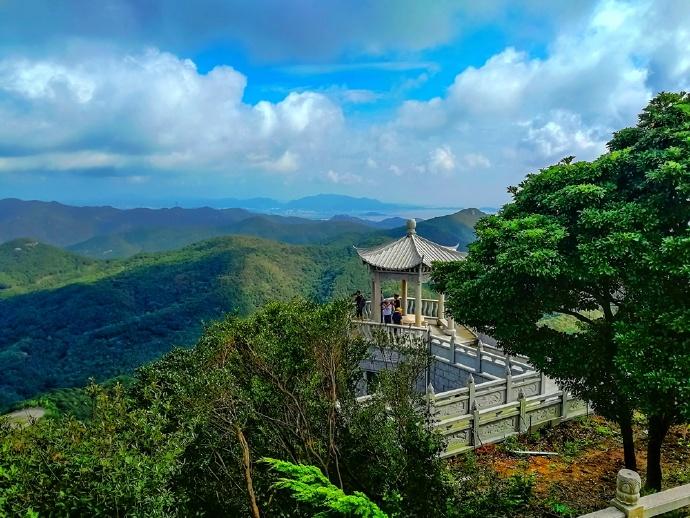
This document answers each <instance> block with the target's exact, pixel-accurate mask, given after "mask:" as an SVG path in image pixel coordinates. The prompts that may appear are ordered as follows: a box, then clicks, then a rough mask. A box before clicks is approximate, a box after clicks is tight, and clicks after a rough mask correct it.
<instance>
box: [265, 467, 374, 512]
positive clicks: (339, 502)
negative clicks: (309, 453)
mask: <svg viewBox="0 0 690 518" xmlns="http://www.w3.org/2000/svg"><path fill="white" fill-rule="evenodd" d="M262 461H263V462H265V463H267V464H268V465H269V466H270V467H271V469H272V470H274V471H276V472H278V473H280V475H281V477H280V478H279V479H278V480H277V481H276V482H274V483H273V485H272V486H271V487H273V488H274V489H285V490H288V491H290V492H291V494H292V496H293V498H295V500H297V501H298V502H301V503H303V504H306V505H308V506H309V507H311V508H312V510H310V511H309V512H310V513H312V512H314V513H315V514H314V515H313V516H314V518H325V517H327V516H332V515H333V514H335V515H342V516H361V517H365V518H386V517H387V515H386V514H385V513H384V512H383V511H381V509H379V507H378V506H377V505H376V504H375V503H374V502H372V501H371V500H370V499H369V498H368V497H367V496H366V495H365V494H364V493H360V492H359V491H355V492H354V493H353V494H352V495H346V494H345V492H344V491H343V490H342V489H340V488H338V487H336V486H334V485H333V484H332V483H331V481H330V480H328V478H326V477H325V476H324V475H323V473H321V470H320V469H319V468H317V467H315V466H304V465H302V464H292V463H291V462H286V461H283V460H278V459H270V458H264V459H262ZM305 511H306V509H305Z"/></svg>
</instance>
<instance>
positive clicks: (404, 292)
mask: <svg viewBox="0 0 690 518" xmlns="http://www.w3.org/2000/svg"><path fill="white" fill-rule="evenodd" d="M400 298H401V300H400V308H401V309H402V314H403V315H407V279H403V280H401V281H400Z"/></svg>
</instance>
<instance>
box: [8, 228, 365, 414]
mask: <svg viewBox="0 0 690 518" xmlns="http://www.w3.org/2000/svg"><path fill="white" fill-rule="evenodd" d="M15 248H16V247H15ZM34 250H35V251H36V252H37V255H40V252H42V251H44V252H45V253H46V254H48V256H49V257H54V255H55V249H53V248H52V247H47V246H42V245H35V247H34ZM63 254H64V255H61V257H62V258H63V260H66V258H71V259H72V260H73V264H72V266H71V267H72V268H73V270H76V271H79V270H80V269H82V268H85V267H87V268H88V267H91V268H95V269H98V268H99V267H100V268H101V270H100V271H99V272H97V273H98V275H92V274H93V273H94V272H92V271H90V272H89V275H91V276H92V277H93V278H95V280H92V281H90V282H84V283H72V284H69V285H66V286H64V287H61V288H57V289H53V290H42V291H34V292H31V293H27V294H24V295H16V296H12V297H9V298H4V299H0V372H2V374H3V375H2V377H1V378H0V407H4V406H7V405H8V404H10V403H12V402H13V401H16V400H19V399H25V398H28V397H31V396H33V395H36V394H38V393H41V392H45V391H46V390H49V389H52V388H56V387H68V386H75V385H82V384H84V383H85V382H86V381H87V380H88V378H89V377H91V376H93V377H96V378H97V379H104V378H108V377H111V376H114V375H117V374H120V373H124V372H130V371H131V370H132V369H133V368H135V367H137V366H139V365H141V364H142V363H144V362H147V361H150V360H152V359H154V358H157V357H159V356H160V355H161V354H163V353H164V352H166V351H168V350H170V349H171V348H172V347H173V346H174V345H189V344H192V343H193V342H194V341H195V340H196V339H197V338H198V335H199V333H200V330H201V327H202V324H203V322H204V321H209V320H212V319H215V318H218V317H219V316H221V315H222V314H224V313H226V312H236V313H238V314H247V313H249V312H251V311H252V310H253V309H254V308H256V307H258V306H260V305H262V304H264V303H266V302H268V301H270V300H276V299H278V300H280V299H282V300H289V299H291V298H292V297H294V296H302V297H307V298H314V299H316V300H320V301H323V300H327V299H329V298H331V297H334V296H342V295H348V294H350V293H352V292H353V291H354V290H355V289H357V288H361V287H363V286H366V285H367V284H368V278H367V277H366V271H365V270H364V268H362V267H361V265H360V263H359V261H358V259H357V258H356V257H355V254H354V250H352V248H351V247H342V246H296V245H287V244H281V243H277V242H273V241H265V240H262V239H257V238H249V237H240V236H231V237H222V238H216V239H212V240H208V241H203V242H200V243H197V244H194V245H191V246H188V247H186V248H183V249H181V250H178V251H173V252H165V253H159V254H148V255H146V254H142V255H138V256H136V257H134V258H132V259H128V260H126V261H122V262H115V261H112V262H102V261H97V262H89V261H88V260H83V259H81V258H78V257H76V256H72V255H70V254H67V253H64V252H63ZM35 260H36V261H38V258H36V259H35ZM82 261H83V262H82ZM48 262H50V261H48ZM118 263H119V264H118ZM36 264H38V262H37V263H36ZM68 268H69V266H66V267H65V271H63V274H65V273H66V270H67V269H68ZM98 276H100V278H98ZM28 282H31V280H29V281H28Z"/></svg>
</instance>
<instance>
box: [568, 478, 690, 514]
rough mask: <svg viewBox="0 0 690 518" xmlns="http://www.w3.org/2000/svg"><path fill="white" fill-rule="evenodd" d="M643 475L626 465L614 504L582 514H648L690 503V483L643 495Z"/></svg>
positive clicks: (669, 510) (681, 506)
mask: <svg viewBox="0 0 690 518" xmlns="http://www.w3.org/2000/svg"><path fill="white" fill-rule="evenodd" d="M641 487H642V480H641V479H640V475H638V474H637V473H636V472H635V471H632V470H629V469H622V470H620V471H619V472H618V477H617V478H616V497H615V498H614V499H613V500H611V504H612V507H607V508H606V509H602V510H601V511H596V512H593V513H589V514H584V515H582V516H581V517H580V518H585V517H587V518H647V517H649V516H659V515H661V514H665V513H669V512H671V511H675V510H677V509H682V508H683V507H687V506H690V484H685V485H684V486H678V487H674V488H673V489H667V490H666V491H661V492H660V493H654V494H652V495H647V496H643V497H641V498H640V488H641Z"/></svg>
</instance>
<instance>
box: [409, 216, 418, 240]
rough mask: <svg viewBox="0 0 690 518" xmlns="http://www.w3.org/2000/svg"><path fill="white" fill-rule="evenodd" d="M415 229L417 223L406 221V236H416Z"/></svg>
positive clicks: (412, 220) (411, 220) (410, 220)
mask: <svg viewBox="0 0 690 518" xmlns="http://www.w3.org/2000/svg"><path fill="white" fill-rule="evenodd" d="M416 228H417V222H416V221H415V220H414V219H408V220H407V235H408V236H411V235H412V234H416V233H417V231H416V230H415V229H416Z"/></svg>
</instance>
